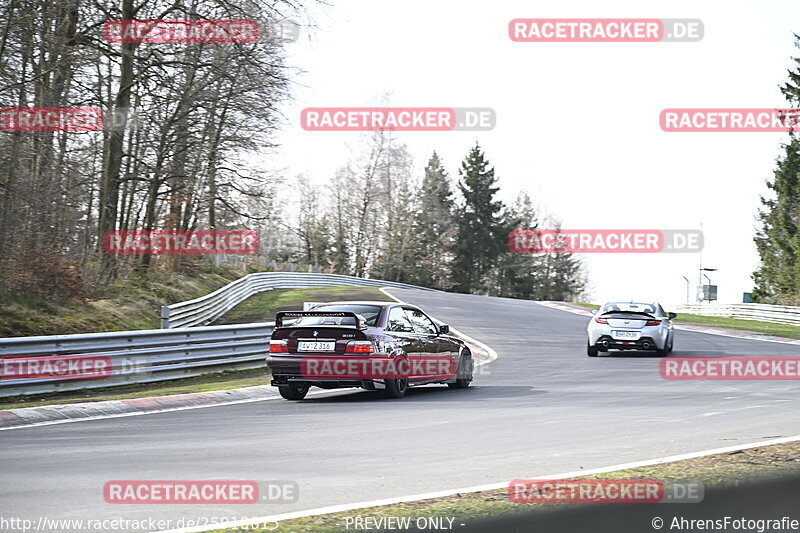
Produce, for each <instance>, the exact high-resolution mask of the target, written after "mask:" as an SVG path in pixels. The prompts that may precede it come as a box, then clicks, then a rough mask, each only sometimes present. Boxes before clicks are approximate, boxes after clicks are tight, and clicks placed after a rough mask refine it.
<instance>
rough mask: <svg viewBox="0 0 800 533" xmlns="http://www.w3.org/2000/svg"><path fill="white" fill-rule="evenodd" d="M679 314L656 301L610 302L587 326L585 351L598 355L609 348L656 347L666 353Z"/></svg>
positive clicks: (645, 348) (647, 348)
mask: <svg viewBox="0 0 800 533" xmlns="http://www.w3.org/2000/svg"><path fill="white" fill-rule="evenodd" d="M676 316H678V315H676V314H675V313H665V312H664V309H663V308H662V307H661V305H659V304H657V303H640V302H608V303H607V304H605V305H603V306H602V307H601V308H600V309H598V310H597V311H596V312H595V314H594V316H593V317H592V320H591V321H589V325H588V326H587V327H586V332H587V333H588V334H589V340H588V342H587V344H586V355H588V356H589V357H595V356H597V354H598V353H599V352H607V351H609V350H644V351H650V350H655V351H656V353H658V355H661V356H664V355H667V354H668V353H669V352H671V351H672V345H673V343H674V341H675V333H674V331H673V328H672V319H673V318H675V317H676Z"/></svg>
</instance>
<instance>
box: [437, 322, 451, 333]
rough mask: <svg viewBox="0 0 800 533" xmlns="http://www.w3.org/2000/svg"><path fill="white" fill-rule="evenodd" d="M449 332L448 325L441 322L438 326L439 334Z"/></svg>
mask: <svg viewBox="0 0 800 533" xmlns="http://www.w3.org/2000/svg"><path fill="white" fill-rule="evenodd" d="M448 333H450V326H448V325H447V324H442V325H440V326H439V335H447V334H448Z"/></svg>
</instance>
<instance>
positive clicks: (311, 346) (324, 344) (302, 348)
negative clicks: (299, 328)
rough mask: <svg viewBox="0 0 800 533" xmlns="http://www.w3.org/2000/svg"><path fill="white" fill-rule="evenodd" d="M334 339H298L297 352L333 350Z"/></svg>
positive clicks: (334, 345) (334, 346)
mask: <svg viewBox="0 0 800 533" xmlns="http://www.w3.org/2000/svg"><path fill="white" fill-rule="evenodd" d="M335 350H336V341H298V343H297V351H298V352H333V351H335Z"/></svg>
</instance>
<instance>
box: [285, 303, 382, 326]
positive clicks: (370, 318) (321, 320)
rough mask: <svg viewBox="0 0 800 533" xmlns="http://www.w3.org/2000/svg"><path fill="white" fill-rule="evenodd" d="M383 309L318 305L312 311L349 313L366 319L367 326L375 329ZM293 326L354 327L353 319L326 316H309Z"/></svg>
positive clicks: (371, 306) (353, 305)
mask: <svg viewBox="0 0 800 533" xmlns="http://www.w3.org/2000/svg"><path fill="white" fill-rule="evenodd" d="M381 309H383V307H381V306H379V305H358V304H352V305H318V306H316V307H314V308H313V309H312V311H348V312H350V313H355V314H357V315H361V316H363V317H364V320H365V321H366V324H367V326H370V327H373V326H375V324H377V322H378V316H379V315H380V314H381ZM292 325H293V326H326V325H330V326H338V325H342V326H352V325H354V324H353V319H352V318H347V317H346V318H335V317H324V316H307V317H303V318H301V319H300V320H298V321H297V322H295V323H294V324H292Z"/></svg>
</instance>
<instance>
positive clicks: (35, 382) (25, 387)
mask: <svg viewBox="0 0 800 533" xmlns="http://www.w3.org/2000/svg"><path fill="white" fill-rule="evenodd" d="M347 286H371V287H401V288H414V289H423V287H416V286H414V285H407V284H405V283H395V282H391V281H383V280H371V279H363V278H356V277H352V276H340V275H336V274H318V273H300V272H260V273H255V274H249V275H247V276H245V277H243V278H240V279H238V280H236V281H234V282H233V283H230V284H228V285H226V286H225V287H222V288H221V289H219V290H216V291H214V292H212V293H211V294H208V295H206V296H203V297H200V298H196V299H194V300H190V301H187V302H181V303H177V304H174V305H170V306H164V307H163V308H162V314H161V316H162V327H163V329H156V330H141V331H114V332H108V333H85V334H77V335H48V336H41V337H11V338H1V339H0V397H8V396H18V395H29V394H44V393H50V392H58V391H74V390H81V389H92V388H100V387H112V386H118V385H129V384H134V383H148V382H156V381H165V380H171V379H178V378H185V377H192V376H199V375H202V374H211V373H215V372H222V371H228V370H246V369H255V368H264V367H265V366H266V363H265V357H266V356H267V354H268V353H269V338H270V335H271V334H272V330H273V329H274V323H272V322H264V323H256V324H236V325H222V326H206V325H204V324H209V323H210V322H213V321H214V320H216V319H217V318H219V317H220V316H222V315H223V314H225V313H226V312H227V311H229V310H230V309H232V308H233V307H235V306H236V305H238V304H239V303H241V302H243V301H244V300H246V299H247V298H249V297H250V296H252V295H254V294H257V293H259V292H263V291H268V290H272V289H289V288H310V287H347ZM426 290H432V289H426ZM265 318H266V317H265ZM53 356H91V357H92V358H94V359H98V360H99V359H103V360H104V361H105V360H107V361H108V362H110V372H108V374H107V375H104V376H103V377H99V378H98V377H96V376H94V377H89V378H83V377H81V378H75V376H74V375H64V374H63V373H61V374H59V373H57V372H52V371H49V370H48V371H45V370H44V368H43V365H44V362H45V361H46V360H47V358H48V357H50V358H52V357H53ZM104 358H107V359H104ZM62 359H63V358H62ZM31 360H35V361H34V362H35V363H38V364H36V365H35V369H36V372H35V373H34V374H35V375H32V374H31V373H30V372H26V373H21V372H19V371H18V369H19V368H22V367H25V368H26V369H28V368H29V367H30V364H29V363H30V362H31ZM31 368H32V367H31ZM51 370H52V369H51ZM20 376H23V377H20Z"/></svg>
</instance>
